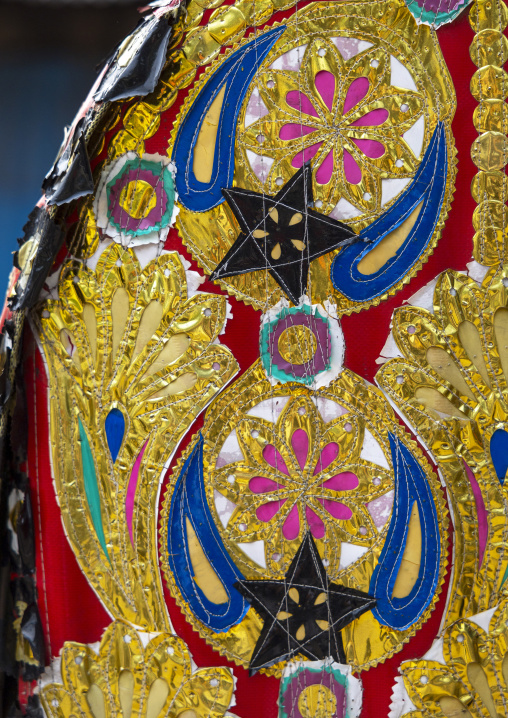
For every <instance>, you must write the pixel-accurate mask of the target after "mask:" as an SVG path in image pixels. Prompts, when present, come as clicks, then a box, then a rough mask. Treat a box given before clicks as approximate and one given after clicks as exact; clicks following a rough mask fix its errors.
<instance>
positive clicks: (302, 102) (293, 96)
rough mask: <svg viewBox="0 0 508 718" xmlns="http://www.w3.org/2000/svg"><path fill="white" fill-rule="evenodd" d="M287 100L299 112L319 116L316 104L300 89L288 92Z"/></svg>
mask: <svg viewBox="0 0 508 718" xmlns="http://www.w3.org/2000/svg"><path fill="white" fill-rule="evenodd" d="M367 83H368V80H367ZM286 102H287V103H288V105H289V106H290V107H292V108H293V109H295V110H298V112H303V113H304V114H306V115H311V116H312V117H319V115H318V113H317V111H316V110H315V108H314V105H313V104H312V102H311V101H310V100H309V98H308V97H307V95H305V94H304V93H303V92H300V91H299V90H291V91H290V92H288V94H287V95H286Z"/></svg>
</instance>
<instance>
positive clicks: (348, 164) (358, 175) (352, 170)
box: [344, 150, 362, 184]
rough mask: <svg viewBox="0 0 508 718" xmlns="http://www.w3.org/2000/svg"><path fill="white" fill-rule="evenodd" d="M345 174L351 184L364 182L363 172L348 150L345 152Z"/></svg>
mask: <svg viewBox="0 0 508 718" xmlns="http://www.w3.org/2000/svg"><path fill="white" fill-rule="evenodd" d="M344 174H345V175H346V181H347V182H349V184H360V182H361V181H362V171H361V169H360V168H359V167H358V164H357V162H356V160H355V158H354V157H353V156H352V155H351V154H350V153H349V152H348V151H347V150H344Z"/></svg>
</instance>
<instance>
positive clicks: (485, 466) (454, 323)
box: [376, 267, 508, 625]
mask: <svg viewBox="0 0 508 718" xmlns="http://www.w3.org/2000/svg"><path fill="white" fill-rule="evenodd" d="M507 287H508V268H507V267H497V268H492V269H491V270H490V271H489V272H488V274H487V275H486V277H485V279H484V281H483V284H482V286H481V287H478V285H477V284H476V282H474V281H473V280H472V279H469V278H468V277H466V276H464V275H463V274H459V273H458V272H452V271H448V272H445V273H443V274H441V275H440V276H439V278H438V282H437V285H436V289H435V293H434V312H433V313H431V312H429V311H427V310H425V309H420V308H418V307H411V306H409V307H403V308H400V309H398V310H396V312H395V313H394V316H393V324H392V328H393V336H394V338H395V341H396V343H397V346H398V347H399V349H400V351H401V353H402V355H403V357H402V358H400V359H391V360H390V361H388V362H387V363H386V364H385V365H384V366H383V367H382V368H381V369H380V371H379V372H378V374H377V377H376V379H377V381H378V383H379V385H380V386H381V388H382V389H383V391H384V392H385V393H386V394H387V396H388V397H389V398H390V400H391V401H392V402H394V403H395V404H396V405H397V406H398V407H399V409H400V411H401V412H403V414H404V415H405V417H406V419H407V421H408V423H409V424H410V425H412V426H414V427H416V430H417V432H418V434H419V435H420V436H421V437H422V439H423V441H424V443H425V445H426V446H427V447H428V448H429V450H430V451H431V452H432V454H433V456H434V457H435V458H436V460H437V462H438V464H439V468H440V470H441V473H442V476H443V479H444V481H445V484H446V487H447V489H448V495H449V497H450V503H451V507H452V510H453V513H454V525H455V562H454V563H455V568H454V572H453V575H452V581H451V586H450V589H449V591H450V600H449V604H448V607H447V610H446V614H445V617H444V625H449V624H450V623H451V622H452V621H454V620H456V619H458V618H460V617H462V616H464V615H471V614H473V613H478V612H481V611H485V610H487V609H489V608H492V607H493V606H495V605H496V604H497V603H498V602H499V599H500V597H501V596H502V595H503V593H504V590H505V589H504V583H505V579H506V575H507V572H508V552H505V546H506V543H507V541H508V518H507V515H508V486H507V485H503V482H502V480H503V478H504V477H501V479H500V478H498V476H497V475H496V471H495V469H494V465H493V462H492V459H491V454H490V441H491V437H492V435H493V434H494V432H495V431H496V430H498V429H505V428H506V429H508V404H507V402H506V397H507V395H508V383H507V379H506V377H507V376H508V320H507V316H508V309H507V308H506V307H507V306H508V289H507ZM479 517H481V519H482V521H483V520H486V522H487V525H486V528H487V529H488V535H483V541H484V542H485V547H484V552H483V555H481V554H480V548H479V545H480V541H481V540H482V537H481V532H482V529H481V528H480V521H479Z"/></svg>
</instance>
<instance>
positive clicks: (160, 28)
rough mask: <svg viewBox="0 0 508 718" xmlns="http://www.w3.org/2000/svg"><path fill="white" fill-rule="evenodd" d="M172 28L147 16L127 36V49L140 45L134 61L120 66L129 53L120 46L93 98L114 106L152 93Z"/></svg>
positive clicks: (124, 47) (169, 24) (124, 46)
mask: <svg viewBox="0 0 508 718" xmlns="http://www.w3.org/2000/svg"><path fill="white" fill-rule="evenodd" d="M172 33H173V25H172V23H171V22H170V21H169V20H168V19H167V18H166V17H161V18H156V17H153V16H150V17H148V18H145V19H144V20H142V21H141V23H140V24H139V26H138V27H137V28H136V29H135V30H134V32H133V33H132V35H130V43H129V44H130V45H132V43H136V45H139V46H138V47H137V49H136V50H134V51H133V57H132V58H131V59H130V61H129V62H128V63H127V64H126V65H125V66H122V65H121V64H119V60H120V61H121V58H122V54H123V53H125V51H126V49H128V45H126V43H125V42H124V43H122V45H121V46H120V48H119V49H118V50H117V52H116V53H115V55H114V58H113V60H112V62H111V64H110V65H109V67H108V69H107V70H106V73H105V75H104V77H103V78H102V81H101V83H100V85H99V87H98V89H97V91H96V93H95V95H94V99H95V100H96V101H97V102H113V101H114V100H124V99H126V98H128V97H136V96H143V95H148V94H149V93H150V92H153V90H154V89H155V86H156V84H157V82H158V80H159V77H160V74H161V72H162V68H163V67H164V63H165V61H166V53H167V49H168V44H169V40H170V38H171V35H172Z"/></svg>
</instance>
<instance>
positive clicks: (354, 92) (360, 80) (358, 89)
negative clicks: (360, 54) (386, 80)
mask: <svg viewBox="0 0 508 718" xmlns="http://www.w3.org/2000/svg"><path fill="white" fill-rule="evenodd" d="M368 91H369V81H368V79H367V78H366V77H357V78H356V80H353V82H352V83H351V84H350V85H349V88H348V91H347V95H346V99H345V100H344V110H343V114H344V115H345V114H346V113H347V112H349V110H351V109H353V107H355V105H357V104H358V103H359V102H361V101H362V100H363V98H364V97H365V95H366V94H367V92H368Z"/></svg>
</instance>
